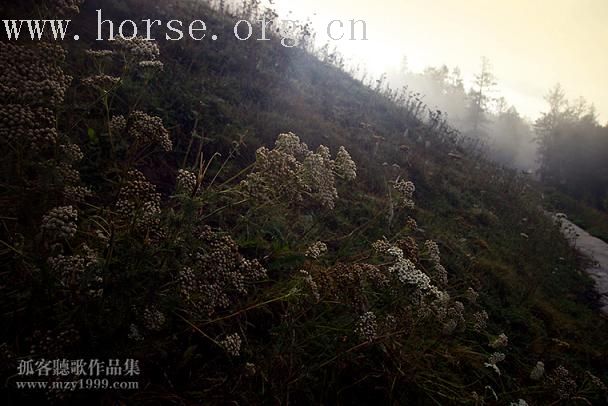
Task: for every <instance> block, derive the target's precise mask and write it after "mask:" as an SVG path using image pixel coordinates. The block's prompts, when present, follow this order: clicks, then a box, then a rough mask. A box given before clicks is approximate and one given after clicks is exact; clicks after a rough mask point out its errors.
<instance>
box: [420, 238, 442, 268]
mask: <svg viewBox="0 0 608 406" xmlns="http://www.w3.org/2000/svg"><path fill="white" fill-rule="evenodd" d="M424 247H425V248H426V250H427V254H428V256H429V261H431V263H433V264H439V263H440V262H441V257H440V255H439V246H438V245H437V243H436V242H435V241H432V240H426V241H425V242H424Z"/></svg>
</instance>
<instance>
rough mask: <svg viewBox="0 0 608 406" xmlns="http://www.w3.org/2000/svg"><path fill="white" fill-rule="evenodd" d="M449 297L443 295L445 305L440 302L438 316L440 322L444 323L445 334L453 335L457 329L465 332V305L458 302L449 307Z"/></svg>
mask: <svg viewBox="0 0 608 406" xmlns="http://www.w3.org/2000/svg"><path fill="white" fill-rule="evenodd" d="M449 299H450V297H449V295H448V294H447V293H446V294H444V295H443V303H442V302H441V301H438V302H439V303H438V305H439V306H436V307H437V310H436V314H437V316H438V319H439V321H443V333H444V334H448V335H449V334H452V333H453V332H454V331H456V329H460V330H463V329H464V325H465V320H464V304H462V302H459V301H458V300H456V301H454V303H453V304H452V305H451V306H450V305H449Z"/></svg>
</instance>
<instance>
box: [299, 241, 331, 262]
mask: <svg viewBox="0 0 608 406" xmlns="http://www.w3.org/2000/svg"><path fill="white" fill-rule="evenodd" d="M326 252H327V245H326V244H325V243H324V242H321V241H317V242H315V243H314V244H312V245H311V246H310V247H308V249H307V250H306V253H305V254H304V255H306V256H307V257H310V258H312V259H319V258H320V257H322V256H323V255H324V254H325V253H326Z"/></svg>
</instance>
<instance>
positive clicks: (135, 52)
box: [113, 36, 160, 63]
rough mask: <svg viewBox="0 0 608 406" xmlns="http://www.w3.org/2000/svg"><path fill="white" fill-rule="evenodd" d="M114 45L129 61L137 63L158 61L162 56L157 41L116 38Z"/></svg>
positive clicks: (140, 38)
mask: <svg viewBox="0 0 608 406" xmlns="http://www.w3.org/2000/svg"><path fill="white" fill-rule="evenodd" d="M113 45H114V46H115V47H116V48H117V49H118V50H119V51H120V52H121V53H122V54H124V56H125V57H126V58H127V59H129V60H135V61H137V63H139V62H142V61H156V60H157V59H158V57H159V56H160V49H159V48H158V45H157V44H156V42H155V41H147V40H146V39H145V38H143V37H140V36H137V37H135V38H133V39H124V38H122V37H120V36H119V37H118V38H116V41H114V43H113Z"/></svg>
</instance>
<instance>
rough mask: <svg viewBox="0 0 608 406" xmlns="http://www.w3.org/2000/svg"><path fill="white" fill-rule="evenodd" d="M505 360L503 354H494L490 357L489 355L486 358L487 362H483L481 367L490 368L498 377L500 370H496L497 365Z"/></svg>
mask: <svg viewBox="0 0 608 406" xmlns="http://www.w3.org/2000/svg"><path fill="white" fill-rule="evenodd" d="M504 360H505V354H503V353H502V352H495V353H493V354H492V355H490V356H489V357H488V362H485V363H484V364H483V365H484V366H485V367H486V368H492V369H493V370H494V372H496V373H497V374H498V375H500V374H501V373H500V368H498V365H496V364H498V363H499V362H502V361H504Z"/></svg>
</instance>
